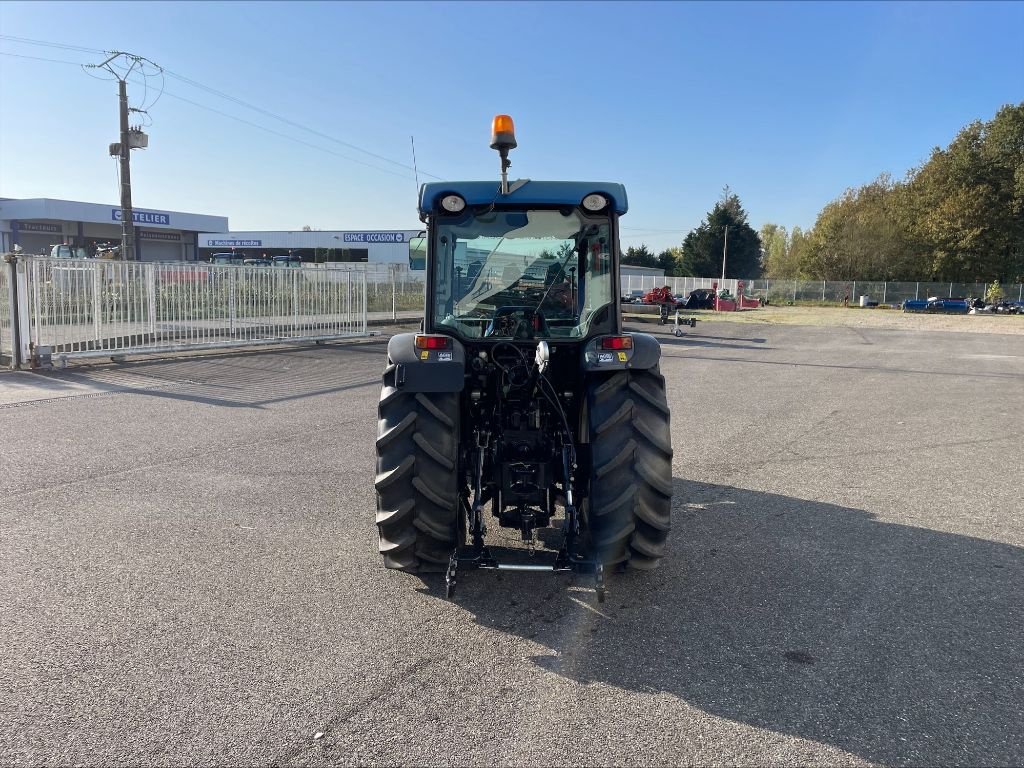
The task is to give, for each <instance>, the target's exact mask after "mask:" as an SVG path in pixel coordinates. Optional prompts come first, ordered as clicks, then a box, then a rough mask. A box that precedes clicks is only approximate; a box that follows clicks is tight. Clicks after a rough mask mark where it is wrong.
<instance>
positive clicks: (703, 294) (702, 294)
mask: <svg viewBox="0 0 1024 768" xmlns="http://www.w3.org/2000/svg"><path fill="white" fill-rule="evenodd" d="M714 308H715V292H714V291H713V290H711V289H710V288H694V289H693V290H692V291H690V293H689V294H687V296H686V298H685V299H684V300H683V302H682V306H681V307H680V309H714Z"/></svg>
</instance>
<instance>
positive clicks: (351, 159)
mask: <svg viewBox="0 0 1024 768" xmlns="http://www.w3.org/2000/svg"><path fill="white" fill-rule="evenodd" d="M132 82H137V81H135V80H132ZM164 96H169V97H170V98H172V99H177V100H178V101H183V102H185V103H186V104H191V105H192V106H193V107H199V109H205V110H206V111H207V112H213V113H214V114H217V115H221V116H222V117H226V118H228V119H229V120H234V121H236V122H239V123H242V124H243V125H248V126H250V127H252V128H258V129H259V130H261V131H265V132H266V133H270V134H273V135H274V136H279V137H281V138H282V139H288V140H289V141H294V142H295V143H297V144H302V145H304V146H307V147H311V148H312V149H316V150H319V151H320V152H326V153H327V154H329V155H334V156H335V157H340V158H341V159H343V160H348V161H349V162H350V163H358V164H359V165H365V166H366V167H367V168H373V169H374V170H375V171H380V172H381V173H387V174H390V175H392V176H397V177H398V178H400V179H411V178H413V177H412V175H407V174H404V173H398V172H396V171H392V170H389V169H387V168H381V167H380V166H377V165H373V164H372V163H367V162H365V161H363V160H359V159H357V158H354V157H349V156H348V155H343V154H341V153H340V152H335V151H334V150H332V149H328V148H327V147H321V146H320V145H319V144H313V143H311V142H308V141H305V140H304V139H299V138H296V137H295V136H290V135H288V134H287V133H281V132H280V131H275V130H274V129H273V128H267V127H266V126H265V125H260V124H259V123H253V122H251V121H249V120H246V119H245V118H242V117H238V116H237V115H232V114H229V113H227V112H222V111H221V110H219V109H214V108H213V107H208V106H206V105H205V104H200V103H199V102H196V101H192V100H191V99H186V98H185V97H184V96H178V95H177V94H175V93H171V92H170V91H164Z"/></svg>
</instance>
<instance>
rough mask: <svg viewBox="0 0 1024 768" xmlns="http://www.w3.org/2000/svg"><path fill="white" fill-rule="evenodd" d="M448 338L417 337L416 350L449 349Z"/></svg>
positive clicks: (450, 341)
mask: <svg viewBox="0 0 1024 768" xmlns="http://www.w3.org/2000/svg"><path fill="white" fill-rule="evenodd" d="M451 348H452V339H451V337H450V336H417V337H416V349H451Z"/></svg>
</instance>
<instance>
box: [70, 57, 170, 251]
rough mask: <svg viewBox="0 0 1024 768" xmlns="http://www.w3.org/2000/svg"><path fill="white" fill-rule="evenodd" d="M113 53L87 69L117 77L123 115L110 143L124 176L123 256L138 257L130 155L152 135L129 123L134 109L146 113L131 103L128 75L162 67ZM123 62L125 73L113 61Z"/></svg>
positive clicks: (111, 150) (112, 152) (122, 192)
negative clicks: (116, 137)
mask: <svg viewBox="0 0 1024 768" xmlns="http://www.w3.org/2000/svg"><path fill="white" fill-rule="evenodd" d="M110 54H111V55H110V57H109V58H108V59H107V60H106V61H104V62H102V63H101V64H87V65H85V68H86V69H103V70H106V71H107V72H109V73H110V74H112V75H113V76H114V77H115V78H116V79H117V93H118V102H119V104H118V106H119V117H120V137H121V140H120V141H119V142H118V143H117V144H111V145H110V147H109V151H110V155H111V157H117V158H119V165H120V174H119V175H120V179H121V190H120V191H121V259H122V260H123V261H135V260H136V250H135V218H134V212H133V209H132V172H131V155H132V150H133V149H145V148H146V147H147V146H149V137H148V136H147V135H146V134H145V133H143V131H142V129H141V127H137V128H132V127H131V126H129V124H128V115H129V113H131V112H137V113H140V114H146V111H145V109H134V108H132V107H129V106H128V77H129V76H130V75H131V74H132V72H133V71H135V70H136V69H137V70H139V72H140V73H141V74H142V75H143V77H145V66H146V65H147V64H148V65H150V66H152V67H155V68H156V70H157V71H158V72H159V73H161V74H162V73H163V69H162V68H161V67H159V66H157V65H156V64H153V62H151V61H149V59H145V58H143V57H142V56H136V55H135V54H132V53H124V52H123V51H112V52H110ZM118 59H123V60H122V61H121V62H120V65H121V69H123V70H124V72H123V74H122V72H121V71H119V70H118V69H115V67H114V62H115V61H116V60H118Z"/></svg>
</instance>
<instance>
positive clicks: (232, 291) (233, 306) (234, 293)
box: [228, 269, 252, 336]
mask: <svg viewBox="0 0 1024 768" xmlns="http://www.w3.org/2000/svg"><path fill="white" fill-rule="evenodd" d="M237 277H238V275H237V273H236V272H235V270H233V269H232V270H231V271H230V272H228V332H229V333H230V334H231V335H232V336H234V335H235V318H236V317H238V290H237V289H236V287H235V283H236V278H237ZM251 293H252V292H251V291H250V294H251Z"/></svg>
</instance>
